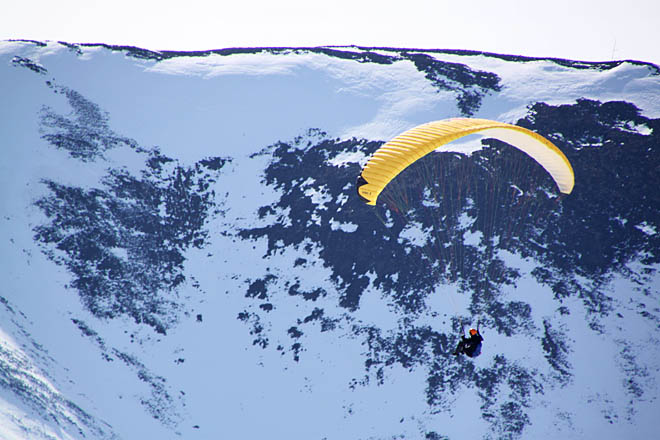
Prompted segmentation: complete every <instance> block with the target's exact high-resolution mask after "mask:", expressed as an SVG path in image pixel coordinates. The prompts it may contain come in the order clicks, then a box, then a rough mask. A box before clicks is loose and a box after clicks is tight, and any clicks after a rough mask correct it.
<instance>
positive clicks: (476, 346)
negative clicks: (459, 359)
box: [454, 323, 484, 357]
mask: <svg viewBox="0 0 660 440" xmlns="http://www.w3.org/2000/svg"><path fill="white" fill-rule="evenodd" d="M461 331H462V332H463V334H462V335H461V340H460V341H459V342H458V346H457V347H456V350H454V354H455V355H456V356H459V355H460V354H464V355H466V356H467V357H477V356H479V355H480V354H481V342H482V341H483V340H484V338H483V337H482V336H481V334H480V333H479V324H478V323H477V328H476V329H474V328H471V329H470V332H469V333H470V337H469V338H468V337H466V336H465V328H464V327H463V325H462V324H461Z"/></svg>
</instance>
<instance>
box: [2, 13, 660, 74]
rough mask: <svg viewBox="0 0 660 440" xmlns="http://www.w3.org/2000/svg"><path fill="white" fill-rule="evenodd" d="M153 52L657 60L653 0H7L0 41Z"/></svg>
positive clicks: (659, 33) (659, 37) (659, 16)
mask: <svg viewBox="0 0 660 440" xmlns="http://www.w3.org/2000/svg"><path fill="white" fill-rule="evenodd" d="M6 39H31V40H53V41H66V42H70V43H107V44H119V45H130V46H138V47H143V48H147V49H152V50H206V49H221V48H226V47H248V46H249V47H254V46H258V47H264V46H322V45H360V46H387V47H400V48H425V49H469V50H480V51H486V52H495V53H504V54H514V55H527V56H534V57H558V58H568V59H574V60H584V61H610V60H613V59H634V60H640V61H648V62H653V63H656V64H660V49H659V48H658V46H657V43H658V41H660V2H659V1H657V0H630V1H629V2H621V1H620V0H555V1H553V2H536V1H529V0H500V1H484V0H474V1H471V2H461V1H458V0H451V1H450V0H406V1H405V2H397V3H396V4H391V3H389V4H388V3H387V2H382V1H359V0H357V1H356V0H333V1H326V2H315V1H309V0H280V1H270V2H266V1H255V0H241V1H224V2H223V1H213V2H210V1H200V0H190V1H187V2H182V1H180V0H177V1H171V0H164V1H152V0H146V1H140V0H116V1H113V2H107V1H99V0H63V1H60V2H53V1H50V0H36V1H32V2H19V1H12V2H10V3H8V4H6V5H4V6H3V13H2V14H1V15H0V40H6Z"/></svg>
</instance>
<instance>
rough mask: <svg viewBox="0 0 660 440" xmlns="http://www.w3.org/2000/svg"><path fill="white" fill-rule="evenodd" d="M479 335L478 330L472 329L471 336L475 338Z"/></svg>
mask: <svg viewBox="0 0 660 440" xmlns="http://www.w3.org/2000/svg"><path fill="white" fill-rule="evenodd" d="M477 333H479V332H477V330H476V329H473V328H471V329H470V336H474V335H476V334H477Z"/></svg>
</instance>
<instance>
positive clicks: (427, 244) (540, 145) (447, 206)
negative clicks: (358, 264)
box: [357, 118, 575, 357]
mask: <svg viewBox="0 0 660 440" xmlns="http://www.w3.org/2000/svg"><path fill="white" fill-rule="evenodd" d="M472 134H478V135H482V136H484V137H486V138H494V139H497V140H499V141H502V142H504V143H505V144H507V145H508V146H512V147H514V148H516V149H517V150H519V151H521V152H522V153H524V154H525V155H527V156H529V158H531V159H532V160H533V162H536V164H538V165H540V167H542V168H543V170H545V172H546V173H547V174H548V175H549V176H550V177H551V178H552V180H553V181H554V184H555V185H556V187H557V188H558V190H559V192H560V193H562V194H570V193H571V191H572V190H573V186H574V183H575V176H574V172H573V168H572V166H571V164H570V162H569V161H568V159H567V158H566V156H565V155H564V154H563V153H562V152H561V150H559V148H557V147H556V146H555V145H554V144H553V143H552V142H550V141H549V140H548V139H546V138H545V137H543V136H541V135H539V134H538V133H535V132H533V131H531V130H528V129H526V128H524V127H520V126H517V125H512V124H507V123H504V122H498V121H492V120H488V119H472V118H453V119H446V120H440V121H434V122H429V123H426V124H422V125H419V126H417V127H414V128H412V129H410V130H407V131H405V132H404V133H402V134H400V135H398V136H396V137H395V138H393V139H392V140H390V141H388V142H386V143H385V144H383V145H382V146H381V147H380V148H378V150H376V151H375V152H374V153H373V154H372V155H371V157H370V158H369V159H368V161H367V162H366V164H365V165H364V167H363V168H362V171H361V173H360V175H359V176H358V179H357V193H358V195H359V196H360V197H361V198H362V200H363V201H364V202H365V203H366V204H368V205H372V206H375V205H376V203H377V201H378V197H379V195H381V193H382V192H383V191H384V190H385V188H386V187H387V186H388V184H390V182H391V181H393V180H395V179H396V178H397V176H399V175H400V174H401V173H402V172H403V171H404V170H406V169H407V168H408V167H410V166H411V165H413V164H415V163H416V162H417V161H418V160H419V163H420V164H421V167H418V168H416V169H417V170H419V174H417V175H416V176H417V177H414V176H415V175H414V174H413V175H410V174H409V175H408V176H409V177H408V179H409V180H408V182H409V183H408V184H407V186H405V187H402V188H403V192H398V191H401V190H400V189H394V190H388V191H389V194H388V197H387V198H385V200H386V205H387V207H388V209H389V211H390V212H392V213H395V214H397V215H399V216H401V217H403V219H404V220H405V221H408V222H410V223H411V224H413V223H414V224H416V225H421V226H418V227H419V228H421V229H422V230H423V231H424V232H423V234H424V238H423V239H420V238H417V240H418V241H417V243H422V244H421V245H420V246H421V247H420V249H424V250H423V252H424V257H422V259H423V260H426V261H427V262H428V264H429V269H430V270H433V271H434V272H435V273H436V274H437V276H438V277H441V278H442V277H444V278H445V279H447V280H448V281H450V282H455V281H457V280H459V279H461V278H462V280H463V283H464V284H461V286H462V288H466V287H465V286H468V285H469V284H468V283H472V284H470V286H471V289H474V291H479V292H488V291H489V289H492V287H491V286H492V285H493V284H494V285H497V283H502V282H504V281H501V280H504V279H505V278H504V274H505V272H506V267H505V266H504V265H503V264H501V261H498V260H497V256H496V249H497V248H501V249H506V246H507V244H508V243H510V242H511V241H512V240H513V241H514V242H515V239H516V237H519V236H520V235H519V234H520V233H522V232H524V231H525V230H526V229H525V228H526V226H525V224H532V222H533V221H534V220H535V219H538V218H539V217H538V216H539V215H540V213H542V209H539V208H538V207H539V206H540V204H541V203H543V200H546V199H548V198H552V197H553V196H552V195H549V193H545V194H543V196H542V197H540V198H539V201H538V202H536V201H535V199H536V198H535V195H534V194H535V193H534V191H535V190H536V189H533V187H529V188H528V189H527V191H525V190H523V189H522V186H520V184H519V183H518V181H517V180H516V177H521V176H524V177H528V176H526V175H525V171H521V170H522V168H521V167H517V166H515V167H513V168H514V169H515V170H514V171H511V170H510V169H499V168H497V164H498V163H500V162H501V161H500V162H496V161H495V160H491V161H489V158H488V156H487V155H482V156H480V159H479V160H481V162H480V163H481V164H483V166H482V167H481V168H478V166H477V167H476V168H474V167H473V168H469V166H468V165H469V163H468V161H467V160H463V161H461V160H459V159H456V158H453V159H450V160H451V162H450V163H451V164H453V165H452V166H454V168H453V169H449V171H447V172H444V171H442V170H440V169H439V168H434V166H433V165H430V166H427V165H425V164H426V162H425V161H424V160H420V159H422V158H424V157H425V156H427V155H429V154H430V153H432V152H434V151H436V150H437V151H438V152H442V151H443V150H444V149H443V148H441V147H443V146H445V145H447V144H449V143H451V142H452V141H455V140H457V139H460V138H463V137H465V136H468V135H472ZM502 149H503V150H506V149H507V146H506V145H505V146H503V147H502ZM446 150H448V151H450V150H449V148H448V147H447V148H446ZM519 156H521V160H522V159H523V158H524V155H519ZM491 157H495V156H491ZM498 157H501V156H498ZM473 163H476V162H473ZM462 164H464V165H466V166H464V167H463V166H462ZM534 166H537V165H534ZM415 167H417V164H415ZM415 167H410V168H411V169H413V168H415ZM452 170H453V171H452ZM470 170H489V171H487V172H486V173H485V174H481V176H492V178H493V180H492V181H487V177H484V178H482V179H481V180H479V176H478V175H477V174H476V172H475V171H470ZM471 172H472V173H475V174H474V178H475V179H476V180H471V177H468V174H470V173H471ZM479 172H480V171H479ZM488 172H490V173H491V174H487V173H488ZM508 178H511V180H507V179H508ZM405 180H406V178H404V181H405ZM397 181H398V180H397ZM507 182H508V183H507ZM420 183H421V185H419V184H420ZM499 184H505V185H509V189H508V190H506V191H508V192H505V191H504V190H500V189H499V188H501V187H498V186H497V185H499ZM393 186H394V187H396V186H397V185H393ZM407 187H409V188H413V189H414V190H415V191H416V193H417V196H416V197H417V198H416V199H415V198H411V197H409V194H408V193H406V192H405V191H406V188H407ZM530 188H532V189H530ZM427 194H428V195H427ZM506 194H509V195H506ZM498 196H501V199H500V198H498ZM507 197H508V198H507ZM413 200H417V201H418V202H420V204H421V205H423V206H419V207H420V208H424V207H425V208H427V209H430V211H429V213H430V214H429V218H432V220H427V219H425V218H423V217H421V216H419V215H417V214H415V212H414V210H415V209H417V207H418V206H417V205H410V202H411V201H413ZM479 203H483V205H479ZM507 203H508V204H507ZM537 203H538V204H537ZM475 205H479V208H478V209H473V207H474V206H475ZM507 209H509V213H511V212H513V210H516V209H517V210H518V212H519V213H520V215H510V216H507V215H506V212H507V211H506V210H507ZM482 211H483V212H482ZM466 212H469V213H470V214H469V215H473V216H476V217H473V218H475V219H476V218H479V219H480V220H479V221H478V222H476V221H475V222H474V223H470V221H469V219H468V217H469V215H461V213H463V214H465V213H466ZM375 213H376V214H377V215H379V214H378V211H375ZM479 213H483V214H484V215H479ZM379 218H380V217H379ZM507 218H508V220H507ZM381 221H383V223H384V224H385V221H384V219H381ZM471 225H475V226H471ZM477 228H481V229H480V231H481V238H480V239H479V240H480V241H479V243H481V245H482V247H481V248H478V247H477V245H476V242H475V241H474V240H475V238H474V237H475V236H476V235H475V234H476V233H475V231H477V230H479V229H477ZM498 228H499V229H498ZM532 228H533V224H532ZM417 237H419V236H417ZM468 237H472V242H469V241H468V240H466V238H468ZM433 240H435V241H433ZM481 249H484V250H481ZM433 256H435V258H432V257H433ZM475 271H478V272H479V273H481V276H475ZM483 340H484V339H483V337H482V336H481V334H480V333H479V330H478V328H477V329H474V328H472V329H470V331H469V337H466V336H465V335H464V334H462V335H461V338H460V341H459V343H458V346H457V347H456V350H455V351H454V354H455V355H456V356H459V355H461V354H465V355H466V356H468V357H476V356H478V355H479V354H480V353H481V347H482V342H483Z"/></svg>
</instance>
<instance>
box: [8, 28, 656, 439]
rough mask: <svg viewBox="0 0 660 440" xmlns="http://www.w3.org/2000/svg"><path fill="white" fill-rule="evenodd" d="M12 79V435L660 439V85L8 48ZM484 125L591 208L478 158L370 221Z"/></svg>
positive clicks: (304, 55)
mask: <svg viewBox="0 0 660 440" xmlns="http://www.w3.org/2000/svg"><path fill="white" fill-rule="evenodd" d="M0 69H1V70H0V84H3V85H5V87H4V88H3V103H2V105H0V121H2V122H1V124H2V132H3V141H2V142H3V147H2V155H3V157H2V159H3V160H2V161H0V167H1V169H0V187H1V188H2V204H0V210H1V212H0V215H1V217H0V221H1V222H2V227H1V228H0V239H1V240H2V242H3V246H2V251H1V252H2V261H3V262H5V263H4V264H3V281H4V282H3V287H2V288H0V437H2V438H7V439H22V438H38V439H39V438H43V439H67V440H68V439H83V438H85V439H131V438H265V437H268V438H294V439H309V438H317V439H343V438H354V439H375V438H378V439H385V438H411V439H412V438H419V439H429V440H438V439H458V438H469V439H472V438H473V439H521V438H566V439H582V438H602V439H619V438H652V437H653V436H654V435H655V433H656V431H657V429H656V427H655V423H654V422H655V418H657V412H658V408H659V403H658V399H659V398H660V383H659V381H660V367H659V366H660V349H658V347H659V346H660V345H659V344H658V342H659V341H658V339H659V337H660V279H659V275H658V269H659V267H660V236H659V235H658V234H657V231H658V230H659V228H660V197H659V195H658V194H660V193H659V192H658V191H657V188H658V187H659V186H660V169H659V168H658V164H660V150H659V145H660V119H659V118H660V104H659V103H660V72H659V71H658V69H657V66H654V65H652V64H645V63H639V62H609V63H586V62H579V61H568V60H556V59H530V58H524V57H515V56H499V55H495V54H482V53H477V52H461V51H441V50H436V51H432V50H413V49H391V48H363V47H344V48H340V47H318V48H296V49H294V48H255V49H223V50H216V51H207V52H166V51H164V52H153V51H147V50H143V49H139V48H134V47H115V46H107V45H81V44H68V43H54V42H33V41H7V42H0ZM7 85H11V86H10V87H9V86H7ZM455 116H464V117H465V116H474V117H483V118H490V119H496V120H502V121H504V122H509V123H515V124H518V125H521V126H523V127H526V128H528V129H530V130H533V131H535V132H537V133H539V134H541V135H543V136H546V137H547V138H548V139H550V140H552V141H553V142H554V143H555V144H556V145H557V146H558V147H559V148H560V149H561V150H562V151H563V152H564V154H565V155H566V156H567V157H568V159H569V160H570V162H571V164H572V166H573V168H574V170H575V175H576V185H575V190H574V191H573V193H572V194H570V195H568V196H562V197H558V195H557V194H556V190H555V189H554V187H553V184H552V181H551V180H550V179H549V178H548V176H546V175H545V174H544V173H543V172H542V170H540V169H539V167H536V166H535V165H534V164H529V163H526V162H525V161H524V160H522V159H520V158H519V157H518V156H516V153H514V152H513V151H512V150H513V149H509V148H507V146H506V145H505V144H502V143H499V142H497V141H494V140H483V141H482V140H480V139H474V138H467V139H465V140H464V141H463V142H461V143H458V145H454V146H453V148H452V151H448V152H445V153H437V152H436V153H433V154H431V155H429V156H427V158H425V160H424V163H423V164H421V165H416V166H413V167H410V169H409V170H406V171H405V172H404V173H405V174H402V176H400V177H401V179H398V180H397V183H396V184H394V183H393V184H391V185H390V187H388V189H386V192H384V193H383V195H382V196H381V198H382V200H383V203H379V205H378V206H377V207H376V208H372V207H369V206H366V205H365V204H364V203H363V202H362V201H361V200H360V198H359V197H358V196H357V195H356V193H355V185H354V182H355V180H356V178H357V176H358V175H359V173H360V169H361V166H363V165H364V163H365V162H366V160H367V158H368V157H369V156H370V154H371V153H373V151H375V150H376V149H377V148H378V147H379V146H380V145H381V144H382V142H383V141H385V140H387V139H389V138H390V137H392V136H394V135H396V134H398V133H400V132H401V131H403V130H405V129H408V128H410V127H413V126H415V125H418V124H421V123H424V122H428V121H431V120H437V119H443V118H448V117H455ZM522 164H525V165H524V166H523V165H522ZM502 169H506V170H509V171H510V173H509V174H507V175H506V176H505V177H502V176H503V174H502V173H501V172H500V170H502ZM465 176H469V178H467V177H465ZM459 194H460V197H459ZM454 201H455V202H456V203H449V202H454ZM477 324H479V325H480V327H481V331H482V334H483V335H484V338H485V341H484V346H483V352H482V354H481V356H479V357H477V358H473V359H470V358H465V357H459V358H457V357H455V356H453V355H452V354H451V353H452V351H453V349H454V347H455V345H456V343H457V341H458V338H459V335H460V333H461V329H462V327H466V326H476V325H477Z"/></svg>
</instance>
